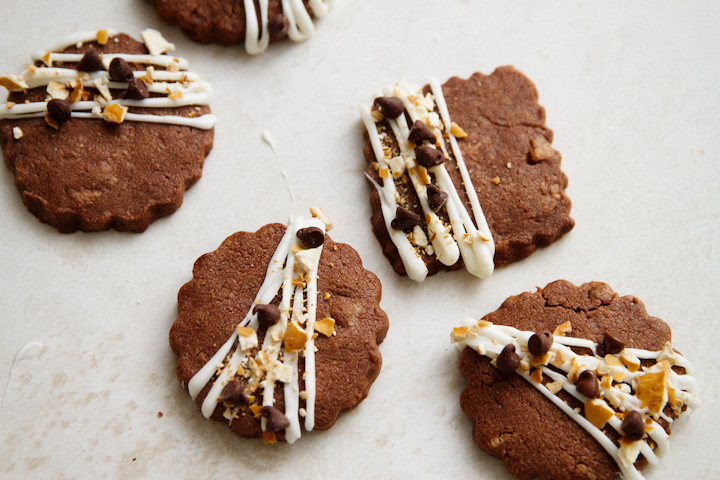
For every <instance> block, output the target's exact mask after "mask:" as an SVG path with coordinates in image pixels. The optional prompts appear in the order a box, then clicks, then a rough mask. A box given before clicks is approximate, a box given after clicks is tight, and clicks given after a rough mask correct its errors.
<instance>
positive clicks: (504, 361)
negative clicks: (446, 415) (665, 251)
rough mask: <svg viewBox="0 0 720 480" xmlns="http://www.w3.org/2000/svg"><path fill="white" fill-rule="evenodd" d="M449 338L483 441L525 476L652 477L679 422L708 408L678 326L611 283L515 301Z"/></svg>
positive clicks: (567, 287)
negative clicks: (650, 469)
mask: <svg viewBox="0 0 720 480" xmlns="http://www.w3.org/2000/svg"><path fill="white" fill-rule="evenodd" d="M451 340H452V341H453V342H455V343H456V345H457V346H458V348H459V349H461V350H462V354H461V356H460V370H461V372H462V374H463V376H464V377H465V379H466V380H467V385H466V388H465V390H464V391H463V392H462V394H461V396H460V406H461V407H462V410H463V412H465V414H466V415H467V416H468V417H470V419H471V420H472V423H473V439H474V441H475V443H476V444H477V445H478V446H479V447H480V448H481V449H482V450H484V451H485V452H487V453H489V454H490V455H493V456H495V457H497V458H500V459H501V460H502V461H503V462H504V463H505V466H506V467H507V469H508V471H509V472H510V473H511V474H512V475H514V476H515V477H516V478H518V479H533V478H540V479H542V480H550V479H559V478H567V479H575V480H581V479H582V480H590V479H592V480H612V479H613V478H615V475H616V474H617V473H618V472H619V473H621V475H622V478H624V479H626V480H638V479H642V478H643V476H642V474H641V473H640V470H642V469H643V468H644V467H645V466H646V464H648V463H649V464H651V465H655V464H657V463H658V460H659V458H660V457H661V456H662V455H663V454H664V453H665V452H666V451H667V449H668V448H669V442H668V440H669V435H670V427H671V425H672V424H673V421H674V420H676V419H677V418H678V417H679V416H681V415H686V414H688V413H690V412H691V411H692V410H695V409H697V408H698V407H699V406H700V400H699V399H698V397H697V395H696V387H695V378H694V377H693V375H694V372H693V368H692V365H691V364H690V362H689V361H688V360H687V359H686V358H684V357H683V356H682V355H681V354H680V353H678V352H677V351H676V350H674V349H673V347H672V345H671V343H670V342H671V332H670V328H669V327H668V325H667V324H666V323H665V322H663V321H662V320H660V319H658V318H655V317H652V316H650V315H648V313H647V311H646V310H645V306H644V305H643V303H642V302H641V301H640V300H638V299H637V298H635V297H632V296H624V297H620V296H618V295H617V294H616V293H615V292H614V291H613V290H612V289H611V288H610V287H609V286H608V285H606V284H604V283H600V282H592V283H586V284H584V285H581V286H579V287H576V286H575V285H572V284H571V283H569V282H567V281H563V280H560V281H557V282H553V283H551V284H549V285H547V286H546V287H545V288H544V289H542V290H540V289H538V291H537V292H535V293H523V294H521V295H517V296H513V297H510V298H508V299H507V300H506V301H505V302H504V303H503V304H502V305H501V306H500V308H499V309H498V310H496V311H495V312H493V313H490V314H488V315H486V316H484V317H483V318H482V319H481V320H479V321H478V320H474V319H470V318H468V319H465V320H464V321H463V322H462V325H461V326H460V327H457V328H455V329H453V332H452V335H451ZM655 468H658V467H655Z"/></svg>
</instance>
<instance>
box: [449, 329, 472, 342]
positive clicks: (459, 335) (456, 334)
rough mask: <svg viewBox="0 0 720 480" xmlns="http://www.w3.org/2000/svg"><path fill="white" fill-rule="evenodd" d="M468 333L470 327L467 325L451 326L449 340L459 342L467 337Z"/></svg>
mask: <svg viewBox="0 0 720 480" xmlns="http://www.w3.org/2000/svg"><path fill="white" fill-rule="evenodd" d="M469 333H470V329H469V328H468V327H465V326H462V327H455V328H453V331H452V334H451V340H452V341H453V342H460V341H462V340H464V339H465V338H467V336H468V334H469Z"/></svg>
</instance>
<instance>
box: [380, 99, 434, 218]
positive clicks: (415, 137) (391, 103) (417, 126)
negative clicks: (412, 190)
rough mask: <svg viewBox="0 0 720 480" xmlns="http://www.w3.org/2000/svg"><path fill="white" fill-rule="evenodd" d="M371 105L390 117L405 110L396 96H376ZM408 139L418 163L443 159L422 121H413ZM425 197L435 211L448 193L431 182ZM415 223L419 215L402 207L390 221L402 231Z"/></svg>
mask: <svg viewBox="0 0 720 480" xmlns="http://www.w3.org/2000/svg"><path fill="white" fill-rule="evenodd" d="M373 107H374V108H375V110H377V111H379V112H380V113H382V114H383V116H385V117H387V118H391V119H395V118H398V117H399V116H400V115H402V114H403V112H404V111H405V105H404V104H403V101H402V100H401V99H400V98H398V97H377V98H376V99H375V100H374V101H373ZM408 140H409V141H411V142H412V143H414V144H415V145H417V147H416V148H415V159H416V160H417V163H418V164H419V165H421V166H423V167H425V168H428V169H429V168H432V167H435V166H437V165H440V164H441V163H443V162H444V161H445V155H444V154H443V153H442V152H441V151H440V150H438V149H436V148H434V147H433V146H432V145H434V144H435V142H436V141H437V138H436V137H435V134H434V133H433V132H431V131H430V129H429V128H428V127H427V125H425V124H424V123H423V122H422V121H420V120H416V121H415V123H414V124H413V126H412V128H411V129H410V134H409V136H408ZM424 142H429V144H427V145H423V143H424ZM427 197H428V206H429V207H430V209H432V211H433V212H437V211H438V210H440V208H441V207H442V206H443V205H444V204H445V202H446V201H447V198H448V194H447V193H445V192H443V191H442V190H440V189H439V188H438V187H437V186H436V185H434V184H432V183H431V184H429V185H427ZM416 225H422V218H421V217H420V215H418V214H416V213H414V212H411V211H410V210H408V209H406V208H403V207H398V208H397V210H396V214H395V218H394V219H393V221H392V222H391V223H390V226H391V227H392V228H393V229H395V230H404V231H406V230H411V229H413V228H414V227H415V226H416Z"/></svg>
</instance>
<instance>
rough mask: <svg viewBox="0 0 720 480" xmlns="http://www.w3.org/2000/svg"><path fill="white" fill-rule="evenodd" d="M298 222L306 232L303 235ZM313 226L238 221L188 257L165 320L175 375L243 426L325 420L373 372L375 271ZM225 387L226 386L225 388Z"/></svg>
mask: <svg viewBox="0 0 720 480" xmlns="http://www.w3.org/2000/svg"><path fill="white" fill-rule="evenodd" d="M307 229H316V230H312V231H313V232H314V233H313V234H314V235H315V240H306V239H303V238H304V237H303V235H305V236H307V235H308V234H307V232H308V230H307ZM320 230H324V228H323V224H322V222H319V221H317V219H314V218H313V219H310V220H303V219H297V220H296V221H294V222H293V223H291V225H290V226H289V227H286V226H284V225H281V224H270V225H266V226H265V227H263V228H261V229H260V230H258V231H257V232H254V233H247V232H239V233H236V234H234V235H232V236H230V237H229V238H227V239H226V240H225V241H224V242H223V243H222V245H221V246H220V247H219V248H218V249H217V250H216V251H214V252H212V253H209V254H206V255H203V256H202V257H200V258H199V259H198V260H197V262H196V263H195V266H194V268H193V279H192V280H191V281H190V282H189V283H187V284H186V285H184V286H183V287H182V289H181V290H180V292H179V295H178V305H179V315H178V319H177V321H176V322H175V324H174V325H173V327H172V329H171V331H170V345H171V347H172V350H173V352H175V354H177V355H178V357H179V358H178V361H177V376H178V379H179V380H180V381H181V382H182V384H183V386H185V388H188V390H189V391H190V394H191V396H193V398H194V399H195V400H196V402H197V403H198V405H199V406H200V407H201V410H202V412H203V414H204V415H205V416H206V417H208V418H212V419H214V420H219V421H222V422H225V423H227V424H229V427H230V429H232V430H233V431H234V432H235V433H237V434H238V435H240V436H242V437H246V438H255V437H264V438H265V441H266V442H274V441H276V440H280V441H287V442H289V443H292V442H294V441H295V440H297V439H298V438H299V437H300V436H301V427H300V425H301V424H303V425H304V428H305V430H306V431H310V430H313V429H327V428H330V427H331V426H333V424H334V423H335V421H336V419H337V416H338V414H339V413H340V412H342V411H347V410H350V409H352V408H354V407H356V406H357V405H358V404H359V403H360V402H361V401H362V400H363V399H364V398H365V397H366V396H367V394H368V391H369V389H370V386H371V384H372V383H373V381H374V380H375V378H376V377H377V375H378V373H379V372H380V367H381V363H382V359H381V355H380V352H379V350H378V344H380V343H381V342H382V341H383V339H384V338H385V335H386V333H387V329H388V319H387V316H386V315H385V313H384V312H383V311H382V310H381V309H380V306H379V301H380V297H381V286H380V282H379V281H378V279H377V277H375V275H373V274H372V273H370V272H368V271H367V270H365V269H363V267H362V262H361V260H360V258H359V257H358V255H357V253H356V252H355V251H354V250H353V249H352V248H351V247H349V246H348V245H345V244H342V243H335V242H333V241H332V239H331V238H330V237H329V236H328V235H326V234H324V233H322V234H321V233H318V231H320ZM298 231H299V232H300V236H298V234H297V232H298ZM300 237H303V238H300ZM318 239H320V240H319V241H322V244H321V245H320V246H314V247H313V245H317V242H318ZM257 305H263V306H262V307H258V309H259V310H256V308H255V307H256V306H257ZM268 305H272V306H270V307H268ZM263 309H267V310H271V311H274V312H275V321H276V322H277V323H275V324H271V323H272V322H266V321H265V320H264V318H265V317H267V315H265V313H266V312H263V311H260V310H263ZM228 384H231V385H233V386H231V387H228ZM232 388H235V389H236V390H237V395H236V396H235V398H229V399H228V397H227V395H225V396H223V392H225V393H227V392H226V389H232ZM241 394H242V395H241ZM265 415H267V416H268V418H266V417H265ZM270 417H273V418H274V420H272V419H271V418H270ZM271 420H272V421H271Z"/></svg>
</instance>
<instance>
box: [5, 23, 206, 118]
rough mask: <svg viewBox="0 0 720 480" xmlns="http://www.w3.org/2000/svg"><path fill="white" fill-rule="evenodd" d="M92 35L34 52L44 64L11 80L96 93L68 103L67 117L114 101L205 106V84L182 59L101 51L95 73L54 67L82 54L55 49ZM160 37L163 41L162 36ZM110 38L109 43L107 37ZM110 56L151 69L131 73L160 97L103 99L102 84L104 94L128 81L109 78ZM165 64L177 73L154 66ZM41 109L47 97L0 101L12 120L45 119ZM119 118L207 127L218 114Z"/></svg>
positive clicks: (98, 111)
mask: <svg viewBox="0 0 720 480" xmlns="http://www.w3.org/2000/svg"><path fill="white" fill-rule="evenodd" d="M145 32H154V34H153V35H155V37H157V36H159V35H160V34H159V32H155V31H153V30H146V31H145ZM107 33H108V35H116V34H117V32H115V31H114V30H108V31H107ZM97 37H98V34H97V32H79V33H75V34H72V35H69V36H67V37H65V38H63V39H61V40H60V41H58V42H56V43H55V44H53V45H52V46H51V47H50V49H48V50H46V51H44V52H36V53H35V54H33V56H32V58H33V60H35V61H38V60H41V61H43V62H44V64H45V65H46V66H44V67H32V68H27V69H25V70H24V71H23V73H22V75H20V76H13V78H15V79H21V80H22V81H23V82H24V85H22V88H23V89H31V88H37V87H42V86H49V85H50V84H51V83H52V84H53V85H55V84H60V86H61V87H62V88H67V90H69V91H72V90H73V88H74V87H75V86H76V85H77V84H82V86H83V87H89V88H94V89H98V90H100V91H101V95H98V96H96V98H95V99H94V100H89V99H88V100H79V101H76V102H74V103H72V104H71V109H72V113H71V117H72V118H84V119H103V115H102V109H103V108H106V107H107V106H108V105H112V104H119V105H121V106H124V107H144V108H174V107H183V106H188V105H197V106H199V105H208V104H209V102H210V99H211V98H212V94H213V91H212V87H211V86H210V84H209V83H207V82H205V81H202V80H200V77H199V76H198V75H197V74H196V73H193V72H188V71H186V69H187V67H188V62H187V60H185V59H183V58H180V57H176V56H172V55H135V54H121V53H109V54H104V55H101V61H102V64H103V67H104V68H105V69H106V70H101V71H97V72H79V71H77V70H75V69H72V68H58V67H53V64H54V63H55V62H62V63H76V62H79V61H80V60H81V59H82V55H81V54H71V53H53V52H54V51H56V50H63V49H65V48H67V47H68V46H72V45H77V46H80V45H82V44H83V43H85V42H90V41H94V40H97ZM160 38H161V39H162V37H161V36H160ZM109 41H112V39H111V40H109ZM114 58H122V59H124V60H126V61H127V62H128V63H135V64H146V65H148V70H150V72H151V73H149V72H148V71H147V70H146V71H134V72H133V75H134V77H135V78H141V79H143V81H145V83H146V84H147V88H148V92H149V93H152V94H158V95H164V96H160V97H149V98H146V99H143V100H129V99H120V98H118V99H111V98H110V97H108V98H104V97H105V96H104V95H102V90H103V89H104V88H105V87H106V88H107V89H108V90H107V91H106V93H108V92H109V91H110V90H125V89H126V88H127V87H128V83H127V82H117V81H112V80H110V76H109V74H108V72H107V69H108V67H109V65H110V62H111V61H112V60H113V59H114ZM170 65H174V66H175V67H177V71H170V70H157V71H155V70H154V67H155V66H158V67H168V66H170ZM148 75H151V76H152V78H151V79H150V80H149V81H146V79H147V76H148ZM18 89H19V88H18ZM49 99H50V98H47V99H46V100H49ZM46 112H47V101H41V102H29V103H21V104H15V105H11V106H9V107H8V106H7V105H0V119H3V118H8V119H16V120H17V119H23V118H34V117H44V116H45V113H46ZM124 120H126V121H134V122H146V123H163V124H172V125H183V126H189V127H194V128H199V129H203V130H209V129H211V128H213V126H214V125H215V123H216V121H217V117H215V115H212V114H205V115H200V114H198V115H196V116H188V117H184V116H177V115H150V114H136V113H127V114H126V115H125V117H124Z"/></svg>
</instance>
